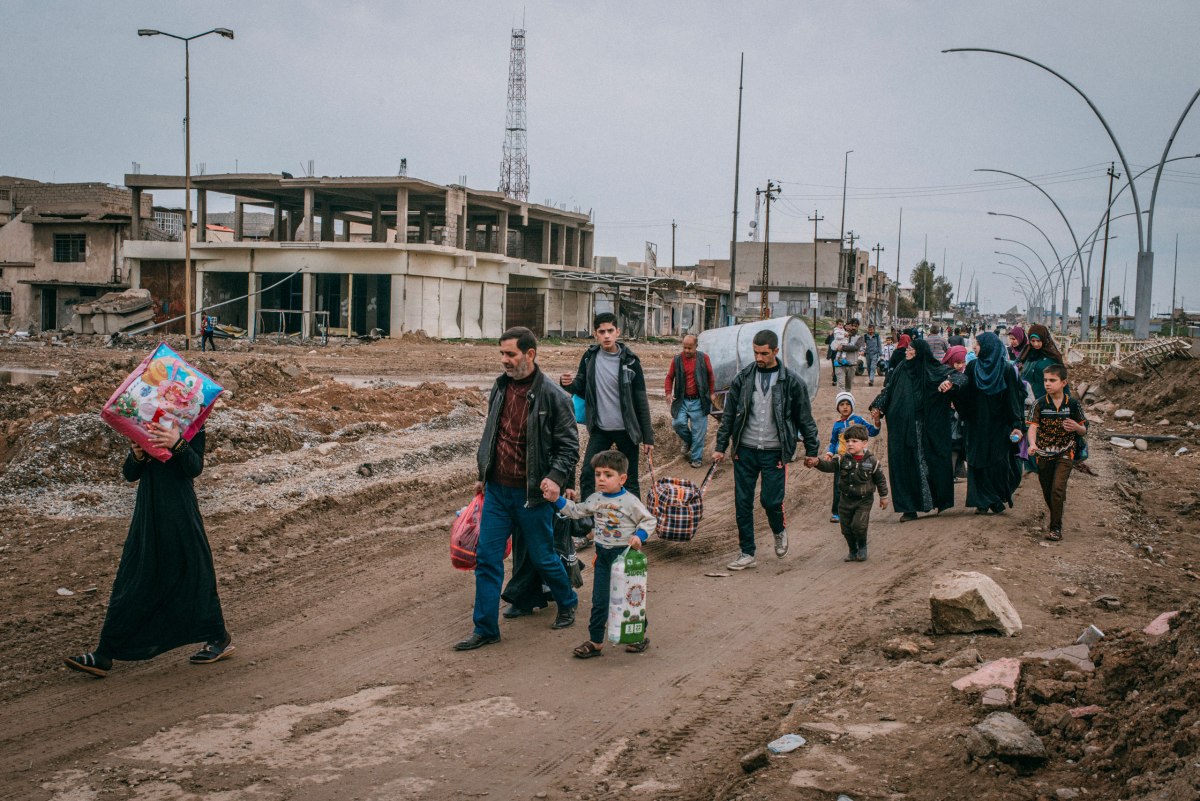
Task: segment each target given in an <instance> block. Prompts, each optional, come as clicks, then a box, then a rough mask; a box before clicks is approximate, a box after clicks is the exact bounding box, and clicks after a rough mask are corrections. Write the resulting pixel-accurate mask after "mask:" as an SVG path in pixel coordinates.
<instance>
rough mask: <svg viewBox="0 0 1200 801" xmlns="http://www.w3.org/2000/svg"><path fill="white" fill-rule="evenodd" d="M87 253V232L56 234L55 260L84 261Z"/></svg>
mask: <svg viewBox="0 0 1200 801" xmlns="http://www.w3.org/2000/svg"><path fill="white" fill-rule="evenodd" d="M86 255H87V234H55V235H54V260H55V261H84V257H85V256H86Z"/></svg>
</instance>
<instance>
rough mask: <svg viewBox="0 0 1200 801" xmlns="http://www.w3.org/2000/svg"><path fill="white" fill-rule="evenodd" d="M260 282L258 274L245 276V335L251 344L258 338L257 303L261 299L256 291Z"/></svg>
mask: <svg viewBox="0 0 1200 801" xmlns="http://www.w3.org/2000/svg"><path fill="white" fill-rule="evenodd" d="M261 280H262V279H261V278H260V277H259V274H258V273H253V272H252V273H247V274H246V291H247V292H248V293H249V295H248V296H247V297H246V335H247V336H248V337H250V341H251V342H253V341H254V339H255V337H257V336H258V301H259V298H260V297H262V296H261V295H259V294H258V290H259V289H260V288H261V287H260V282H261Z"/></svg>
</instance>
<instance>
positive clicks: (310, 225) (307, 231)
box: [300, 186, 316, 242]
mask: <svg viewBox="0 0 1200 801" xmlns="http://www.w3.org/2000/svg"><path fill="white" fill-rule="evenodd" d="M315 206H316V192H315V191H314V190H313V188H312V187H311V186H309V187H306V188H305V189H304V219H303V220H302V221H301V223H300V224H301V225H302V226H304V241H305V242H315V241H316V237H314V236H313V231H314V229H315V228H316V226H315V225H314V222H315V221H314V220H313V214H314V213H315V208H314V207H315Z"/></svg>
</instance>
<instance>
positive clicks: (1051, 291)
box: [992, 250, 1058, 326]
mask: <svg viewBox="0 0 1200 801" xmlns="http://www.w3.org/2000/svg"><path fill="white" fill-rule="evenodd" d="M992 252H993V253H995V254H996V255H997V256H1007V257H1008V258H1010V259H1016V260H1017V261H1019V262H1021V264H1023V265H1025V269H1026V270H1027V271H1028V272H1029V274H1030V275H1031V276H1033V277H1034V278H1035V279H1036V280H1038V281H1039V283H1040V280H1041V279H1037V272H1036V271H1035V270H1034V269H1033V267H1031V266H1030V264H1029V262H1027V261H1025V260H1024V259H1023V258H1021V257H1020V256H1018V255H1017V254H1016V253H1007V252H1005V251H1003V250H993V251H992ZM1046 286H1047V287H1048V288H1049V292H1048V294H1049V295H1050V316H1049V317H1046V315H1045V311H1046V310H1045V309H1044V308H1043V309H1042V310H1041V311H1042V312H1043V314H1042V319H1043V320H1047V321H1049V324H1050V326H1053V325H1054V317H1055V316H1056V315H1057V314H1058V310H1057V309H1056V308H1055V304H1054V289H1053V286H1052V285H1051V284H1050V282H1049V280H1047V282H1046Z"/></svg>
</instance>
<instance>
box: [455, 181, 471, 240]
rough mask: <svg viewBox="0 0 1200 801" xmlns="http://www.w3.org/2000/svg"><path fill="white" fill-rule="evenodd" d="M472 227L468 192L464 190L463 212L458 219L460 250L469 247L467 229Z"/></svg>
mask: <svg viewBox="0 0 1200 801" xmlns="http://www.w3.org/2000/svg"><path fill="white" fill-rule="evenodd" d="M470 227H471V211H470V209H468V208H467V194H466V192H463V203H462V214H461V215H460V217H459V220H458V244H457V247H458V249H459V250H466V249H467V230H468V229H470Z"/></svg>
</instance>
